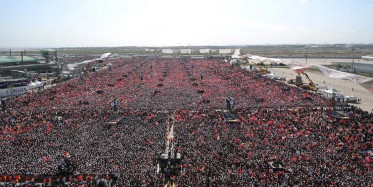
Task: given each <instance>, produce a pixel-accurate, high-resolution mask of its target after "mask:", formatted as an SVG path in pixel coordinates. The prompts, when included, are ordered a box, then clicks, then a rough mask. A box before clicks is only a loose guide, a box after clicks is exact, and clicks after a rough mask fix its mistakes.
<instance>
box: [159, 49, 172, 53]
mask: <svg viewBox="0 0 373 187" xmlns="http://www.w3.org/2000/svg"><path fill="white" fill-rule="evenodd" d="M162 53H166V54H172V53H174V50H172V49H162Z"/></svg>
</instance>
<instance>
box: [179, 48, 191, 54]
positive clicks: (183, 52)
mask: <svg viewBox="0 0 373 187" xmlns="http://www.w3.org/2000/svg"><path fill="white" fill-rule="evenodd" d="M180 53H182V54H185V53H188V54H190V53H192V49H181V50H180Z"/></svg>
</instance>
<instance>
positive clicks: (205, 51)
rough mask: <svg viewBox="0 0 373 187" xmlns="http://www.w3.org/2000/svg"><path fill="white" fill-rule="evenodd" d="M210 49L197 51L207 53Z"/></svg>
mask: <svg viewBox="0 0 373 187" xmlns="http://www.w3.org/2000/svg"><path fill="white" fill-rule="evenodd" d="M209 52H210V49H199V53H209Z"/></svg>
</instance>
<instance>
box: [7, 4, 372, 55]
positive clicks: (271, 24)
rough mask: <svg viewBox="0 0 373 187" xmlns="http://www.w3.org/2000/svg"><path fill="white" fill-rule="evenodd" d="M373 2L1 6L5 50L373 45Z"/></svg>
mask: <svg viewBox="0 0 373 187" xmlns="http://www.w3.org/2000/svg"><path fill="white" fill-rule="evenodd" d="M372 18H373V0H53V1H50V0H0V48H20V47H24V48H34V47H35V48H40V47H50V48H54V47H110V46H112V47H115V46H157V47H161V46H189V45H193V46H198V45H211V46H213V45H261V44H334V43H373V21H372V20H371V19H372Z"/></svg>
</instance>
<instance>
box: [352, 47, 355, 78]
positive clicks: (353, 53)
mask: <svg viewBox="0 0 373 187" xmlns="http://www.w3.org/2000/svg"><path fill="white" fill-rule="evenodd" d="M354 65H355V48H352V65H351V69H352V73H355V67H354Z"/></svg>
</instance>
